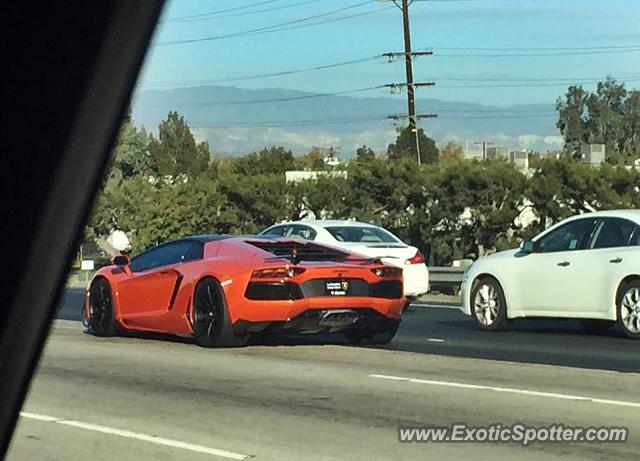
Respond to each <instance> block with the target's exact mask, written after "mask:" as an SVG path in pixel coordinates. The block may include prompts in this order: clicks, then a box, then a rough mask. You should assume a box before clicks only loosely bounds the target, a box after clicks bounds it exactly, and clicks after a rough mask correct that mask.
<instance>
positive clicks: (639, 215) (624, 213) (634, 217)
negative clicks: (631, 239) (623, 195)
mask: <svg viewBox="0 0 640 461" xmlns="http://www.w3.org/2000/svg"><path fill="white" fill-rule="evenodd" d="M588 217H595V218H597V217H602V218H624V219H628V220H630V221H634V222H635V223H638V224H640V210H638V209H627V210H604V211H592V212H590V213H584V214H581V215H576V216H572V217H571V218H568V220H574V219H580V218H588Z"/></svg>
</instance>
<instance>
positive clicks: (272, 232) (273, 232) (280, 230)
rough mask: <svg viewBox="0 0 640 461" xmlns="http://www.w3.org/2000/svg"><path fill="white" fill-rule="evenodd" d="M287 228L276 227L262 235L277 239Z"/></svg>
mask: <svg viewBox="0 0 640 461" xmlns="http://www.w3.org/2000/svg"><path fill="white" fill-rule="evenodd" d="M287 227H289V226H276V227H272V228H271V229H269V230H268V231H267V232H265V233H264V234H263V235H277V236H278V237H282V236H283V235H284V234H285V232H286V230H287Z"/></svg>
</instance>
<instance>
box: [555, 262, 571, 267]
mask: <svg viewBox="0 0 640 461" xmlns="http://www.w3.org/2000/svg"><path fill="white" fill-rule="evenodd" d="M569 264H571V263H570V262H569V261H562V262H561V263H558V266H562V267H567V266H568V265H569Z"/></svg>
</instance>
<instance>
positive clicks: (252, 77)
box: [146, 55, 380, 85]
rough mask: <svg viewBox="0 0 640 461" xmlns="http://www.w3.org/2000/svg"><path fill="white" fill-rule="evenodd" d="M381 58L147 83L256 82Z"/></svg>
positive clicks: (374, 57) (374, 58)
mask: <svg viewBox="0 0 640 461" xmlns="http://www.w3.org/2000/svg"><path fill="white" fill-rule="evenodd" d="M379 58H380V56H379V55H378V56H368V57H366V58H360V59H352V60H349V61H341V62H334V63H332V64H324V65H320V66H312V67H303V68H300V69H293V70H284V71H280V72H271V73H265V74H253V75H241V76H237V77H226V78H218V79H209V80H190V81H182V82H148V83H146V85H176V84H207V83H219V82H233V81H241V80H255V79H260V78H270V77H280V76H283V75H293V74H300V73H303V72H313V71H318V70H325V69H333V68H335V67H342V66H350V65H353V64H360V63H362V62H367V61H373V60H376V59H379Z"/></svg>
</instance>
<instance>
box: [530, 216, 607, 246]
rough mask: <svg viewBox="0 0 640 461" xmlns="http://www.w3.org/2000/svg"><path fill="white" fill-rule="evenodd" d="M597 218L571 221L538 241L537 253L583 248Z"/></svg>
mask: <svg viewBox="0 0 640 461" xmlns="http://www.w3.org/2000/svg"><path fill="white" fill-rule="evenodd" d="M595 221H596V220H595V218H586V219H578V220H576V221H571V222H569V223H567V224H565V225H563V226H561V227H559V228H557V229H555V230H554V231H551V232H550V233H548V234H547V235H545V236H544V237H542V238H541V239H540V240H538V241H537V245H536V252H537V253H551V252H555V251H573V250H582V249H584V248H585V247H586V244H587V241H588V240H589V238H590V237H591V231H592V230H593V225H594V224H595Z"/></svg>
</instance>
